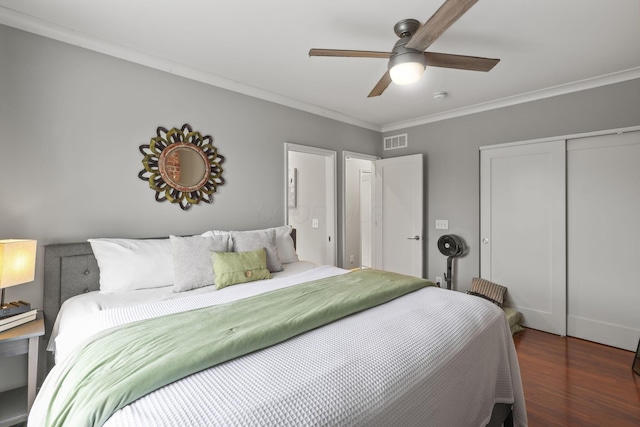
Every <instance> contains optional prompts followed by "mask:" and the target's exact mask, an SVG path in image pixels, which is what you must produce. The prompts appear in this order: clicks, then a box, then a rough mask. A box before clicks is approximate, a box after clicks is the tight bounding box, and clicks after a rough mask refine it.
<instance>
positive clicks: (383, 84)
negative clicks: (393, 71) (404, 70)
mask: <svg viewBox="0 0 640 427" xmlns="http://www.w3.org/2000/svg"><path fill="white" fill-rule="evenodd" d="M390 84H391V75H390V74H389V72H388V71H387V72H386V73H384V75H383V76H382V78H381V79H380V80H379V81H378V83H376V85H375V87H374V88H373V90H371V92H370V93H369V95H368V96H367V98H372V97H374V96H380V95H382V92H384V90H385V89H386V88H387V87H388V86H389V85H390Z"/></svg>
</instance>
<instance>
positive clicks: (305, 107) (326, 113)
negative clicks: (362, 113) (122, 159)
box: [0, 6, 640, 133]
mask: <svg viewBox="0 0 640 427" xmlns="http://www.w3.org/2000/svg"><path fill="white" fill-rule="evenodd" d="M0 24H3V25H7V26H9V27H13V28H17V29H20V30H23V31H27V32H30V33H33V34H37V35H40V36H43V37H47V38H50V39H54V40H58V41H61V42H64V43H68V44H71V45H74V46H79V47H81V48H84V49H88V50H92V51H95V52H99V53H103V54H105V55H110V56H113V57H115V58H120V59H124V60H126V61H129V62H133V63H136V64H140V65H144V66H147V67H150V68H154V69H157V70H161V71H165V72H167V73H170V74H174V75H177V76H181V77H185V78H188V79H191V80H195V81H199V82H202V83H206V84H209V85H212V86H216V87H220V88H223V89H227V90H230V91H233V92H237V93H242V94H244V95H248V96H251V97H254V98H258V99H262V100H264V101H269V102H273V103H276V104H279V105H283V106H285V107H290V108H294V109H296V110H300V111H305V112H307V113H311V114H315V115H318V116H321V117H326V118H328V119H332V120H337V121H339V122H343V123H347V124H350V125H354V126H358V127H361V128H364V129H369V130H373V131H377V132H383V133H384V132H390V131H395V130H399V129H406V128H410V127H415V126H420V125H424V124H427V123H433V122H438V121H441V120H446V119H451V118H455V117H461V116H466V115H470V114H475V113H480V112H483V111H490V110H495V109H497V108H503V107H508V106H513V105H517V104H523V103H526V102H531V101H537V100H540V99H545V98H550V97H553V96H558V95H563V94H568V93H572V92H578V91H581V90H585V89H592V88H596V87H600V86H606V85H610V84H614V83H619V82H624V81H628V80H633V79H637V78H640V67H637V68H631V69H628V70H624V71H620V72H616V73H611V74H607V75H604V76H599V77H593V78H590V79H585V80H580V81H577V82H571V83H567V84H562V85H558V86H553V87H550V88H546V89H541V90H536V91H532V92H528V93H524V94H520V95H515V96H511V97H507V98H503V99H498V100H494V101H488V102H484V103H481V104H476V105H472V106H469V107H463V108H459V109H456V110H450V111H444V112H442V113H436V114H432V115H429V116H424V117H419V118H416V119H410V120H406V121H401V122H395V123H389V124H386V125H379V124H374V123H370V122H367V121H364V120H361V119H357V118H355V117H351V116H347V115H345V114H341V113H339V112H337V111H334V110H330V109H327V108H322V107H319V106H317V105H313V104H308V103H306V102H302V101H299V100H296V99H293V98H289V97H287V96H284V95H280V94H277V93H274V92H269V91H266V90H262V89H258V88H256V87H253V86H248V85H245V84H242V83H239V82H237V81H233V80H230V79H227V78H224V77H220V76H218V75H215V74H212V73H208V72H205V71H202V70H199V69H197V68H193V67H186V66H184V65H183V64H181V63H179V62H175V61H170V60H167V59H164V58H160V57H157V56H155V55H150V54H148V53H145V52H141V51H138V50H135V49H131V48H129V47H126V46H122V45H118V44H116V43H112V42H107V41H104V40H101V39H99V38H97V37H92V36H89V35H87V34H82V33H79V32H76V31H73V30H70V29H68V28H64V27H62V26H59V25H55V24H52V23H50V22H46V21H43V20H41V19H37V18H35V17H33V16H28V15H25V14H23V13H19V12H16V11H14V10H11V9H7V8H6V7H3V6H0Z"/></svg>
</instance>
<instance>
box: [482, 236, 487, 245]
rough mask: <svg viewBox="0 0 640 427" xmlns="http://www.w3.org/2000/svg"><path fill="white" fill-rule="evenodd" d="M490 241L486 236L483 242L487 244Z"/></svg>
mask: <svg viewBox="0 0 640 427" xmlns="http://www.w3.org/2000/svg"><path fill="white" fill-rule="evenodd" d="M488 243H489V239H487V238H486V237H485V238H484V239H482V244H484V245H486V244H488Z"/></svg>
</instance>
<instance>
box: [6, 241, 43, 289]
mask: <svg viewBox="0 0 640 427" xmlns="http://www.w3.org/2000/svg"><path fill="white" fill-rule="evenodd" d="M37 247H38V243H37V241H35V240H16V239H8V240H0V288H8V287H9V286H14V285H20V284H22V283H27V282H32V281H33V279H34V277H35V271H36V249H37Z"/></svg>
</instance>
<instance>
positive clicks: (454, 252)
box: [438, 234, 464, 289]
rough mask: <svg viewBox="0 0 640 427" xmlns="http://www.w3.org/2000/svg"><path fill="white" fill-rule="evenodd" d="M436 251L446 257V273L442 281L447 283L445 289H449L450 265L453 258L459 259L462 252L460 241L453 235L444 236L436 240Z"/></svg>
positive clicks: (462, 245)
mask: <svg viewBox="0 0 640 427" xmlns="http://www.w3.org/2000/svg"><path fill="white" fill-rule="evenodd" d="M438 249H439V250H440V253H441V254H442V255H444V256H446V257H447V272H446V273H445V274H444V281H445V282H447V289H451V277H452V275H451V264H452V262H453V259H454V258H455V257H459V256H460V255H462V253H463V252H464V243H462V239H460V237H458V236H456V235H454V234H445V235H444V236H441V237H440V238H439V239H438Z"/></svg>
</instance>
